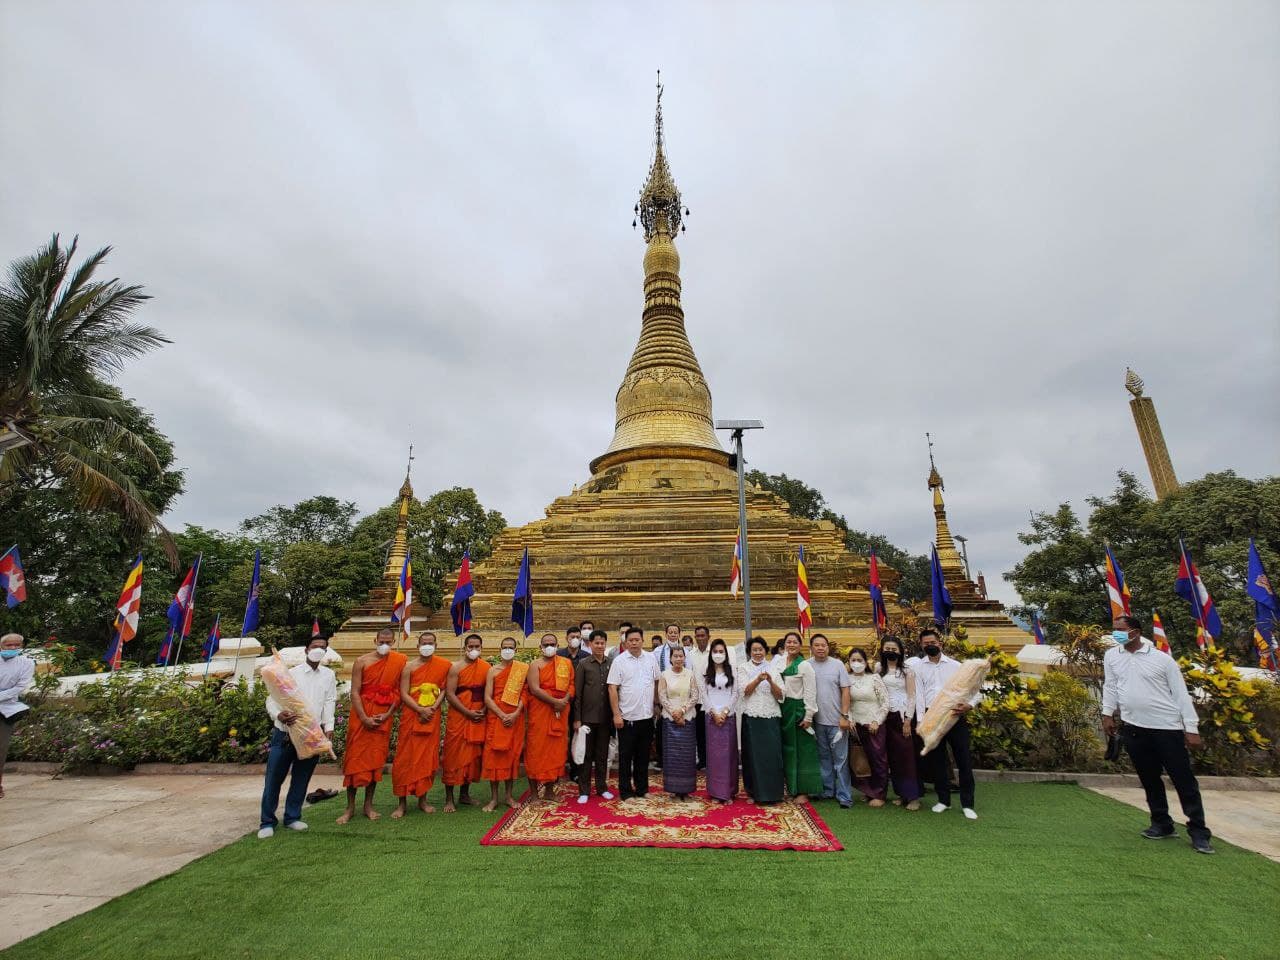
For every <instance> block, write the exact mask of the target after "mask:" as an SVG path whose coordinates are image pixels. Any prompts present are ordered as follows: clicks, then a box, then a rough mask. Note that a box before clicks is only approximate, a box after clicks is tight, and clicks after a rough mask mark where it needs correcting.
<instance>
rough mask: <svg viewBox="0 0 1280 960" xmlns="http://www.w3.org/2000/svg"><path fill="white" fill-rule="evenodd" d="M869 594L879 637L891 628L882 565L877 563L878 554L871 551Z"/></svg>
mask: <svg viewBox="0 0 1280 960" xmlns="http://www.w3.org/2000/svg"><path fill="white" fill-rule="evenodd" d="M870 583H871V586H870V587H869V590H868V592H869V593H870V594H871V620H872V622H873V623H875V627H876V635H877V636H879V635H880V634H881V633H883V632H884V631H885V630H886V629H887V628H888V626H889V614H888V612H887V611H886V610H885V608H884V590H882V589H881V588H880V565H879V563H877V562H876V553H875V551H874V550H872V551H871V574H870Z"/></svg>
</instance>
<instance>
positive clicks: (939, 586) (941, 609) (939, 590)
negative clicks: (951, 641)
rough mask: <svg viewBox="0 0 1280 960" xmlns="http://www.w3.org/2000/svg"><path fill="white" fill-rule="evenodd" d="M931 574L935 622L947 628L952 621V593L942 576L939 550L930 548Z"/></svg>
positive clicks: (935, 547) (934, 547)
mask: <svg viewBox="0 0 1280 960" xmlns="http://www.w3.org/2000/svg"><path fill="white" fill-rule="evenodd" d="M930 550H931V551H932V555H931V556H930V558H929V574H930V577H929V578H930V580H931V581H932V584H931V585H932V587H933V622H934V623H936V624H937V625H938V626H940V627H942V626H945V625H946V623H947V621H948V620H950V619H951V591H950V590H948V589H947V581H946V579H945V578H944V577H943V576H942V563H941V562H940V561H939V560H938V548H937V546H936V545H935V546H933V547H931V548H930Z"/></svg>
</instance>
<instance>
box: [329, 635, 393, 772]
mask: <svg viewBox="0 0 1280 960" xmlns="http://www.w3.org/2000/svg"><path fill="white" fill-rule="evenodd" d="M408 662H409V658H408V657H406V656H405V655H404V654H403V653H396V652H395V651H394V650H393V651H391V652H390V653H388V654H387V655H386V656H385V657H383V658H382V659H381V660H374V661H373V662H372V663H370V664H369V665H368V666H366V667H365V668H364V673H363V674H362V676H361V678H360V702H361V703H363V704H364V712H365V714H366V715H367V716H370V717H375V716H377V715H378V714H380V713H386V712H387V710H388V709H390V710H392V711H393V712H394V711H395V710H396V709H397V707H398V705H399V703H400V671H401V670H403V669H404V665H405V664H406V663H408ZM353 696H354V693H353ZM393 726H394V718H392V717H388V718H387V719H386V720H385V721H384V722H383V724H382V725H381V726H379V727H378V728H377V729H374V730H366V729H365V726H364V724H363V723H361V722H360V717H359V716H358V715H357V714H356V707H355V703H354V702H352V704H351V716H350V717H348V718H347V752H346V754H345V755H344V756H343V758H342V774H343V776H342V785H343V786H344V787H367V786H368V785H369V784H371V783H377V782H378V781H380V780H381V779H382V768H383V767H384V766H386V763H387V754H388V753H389V752H390V750H391V728H392V727H393Z"/></svg>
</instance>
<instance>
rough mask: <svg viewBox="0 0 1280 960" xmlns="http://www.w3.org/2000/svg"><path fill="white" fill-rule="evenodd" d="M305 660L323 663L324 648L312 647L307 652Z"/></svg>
mask: <svg viewBox="0 0 1280 960" xmlns="http://www.w3.org/2000/svg"><path fill="white" fill-rule="evenodd" d="M307 660H308V661H310V662H311V663H323V662H324V647H312V648H311V649H310V650H308V651H307Z"/></svg>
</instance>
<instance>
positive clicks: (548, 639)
mask: <svg viewBox="0 0 1280 960" xmlns="http://www.w3.org/2000/svg"><path fill="white" fill-rule="evenodd" d="M539 646H540V647H541V648H542V655H543V656H544V657H546V658H547V659H548V660H550V659H551V658H552V657H554V656H555V655H556V635H555V634H554V633H544V634H543V635H542V642H541V643H540V644H539Z"/></svg>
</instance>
